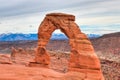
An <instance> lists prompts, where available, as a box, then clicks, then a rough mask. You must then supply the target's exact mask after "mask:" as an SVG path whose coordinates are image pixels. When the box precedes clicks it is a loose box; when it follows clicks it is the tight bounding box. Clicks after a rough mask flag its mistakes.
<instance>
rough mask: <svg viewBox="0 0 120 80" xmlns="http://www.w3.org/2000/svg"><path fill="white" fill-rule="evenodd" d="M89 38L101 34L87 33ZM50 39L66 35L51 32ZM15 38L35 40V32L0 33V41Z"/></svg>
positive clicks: (63, 38) (61, 37)
mask: <svg viewBox="0 0 120 80" xmlns="http://www.w3.org/2000/svg"><path fill="white" fill-rule="evenodd" d="M87 36H88V37H89V38H90V39H91V38H98V37H100V36H101V35H98V34H88V35H87ZM51 39H52V40H66V39H68V38H67V36H65V35H64V34H56V33H54V34H52V37H51ZM17 40H37V34H22V33H9V34H0V41H17Z"/></svg>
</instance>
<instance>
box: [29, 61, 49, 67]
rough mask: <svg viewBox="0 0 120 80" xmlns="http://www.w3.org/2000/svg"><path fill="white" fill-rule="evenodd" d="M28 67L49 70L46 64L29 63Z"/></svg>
mask: <svg viewBox="0 0 120 80" xmlns="http://www.w3.org/2000/svg"><path fill="white" fill-rule="evenodd" d="M28 66H29V67H44V68H49V65H46V64H41V63H37V62H30V63H29V64H28Z"/></svg>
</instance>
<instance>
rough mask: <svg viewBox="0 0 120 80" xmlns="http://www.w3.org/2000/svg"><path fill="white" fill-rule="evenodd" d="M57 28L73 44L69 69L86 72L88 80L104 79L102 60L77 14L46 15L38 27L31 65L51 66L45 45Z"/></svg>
mask: <svg viewBox="0 0 120 80" xmlns="http://www.w3.org/2000/svg"><path fill="white" fill-rule="evenodd" d="M56 29H60V30H61V31H62V32H63V33H64V34H65V35H66V36H67V37H68V38H69V44H70V46H71V54H70V60H69V65H68V68H69V71H78V72H83V73H86V74H87V77H88V78H86V80H87V79H89V80H104V79H103V76H102V73H101V66H100V61H99V59H98V57H97V55H96V54H95V52H94V48H93V46H92V44H91V42H90V41H89V39H88V38H87V36H86V35H85V34H84V33H82V32H81V30H80V29H79V26H78V25H77V24H76V23H75V16H74V15H69V14H63V13H51V14H47V15H46V17H45V18H44V20H43V21H42V23H41V24H40V26H39V29H38V47H37V51H36V54H35V62H31V63H30V66H38V65H42V67H48V68H49V64H50V57H49V54H48V52H47V51H46V48H45V46H46V44H47V43H48V41H49V40H50V37H51V35H52V33H53V32H54V31H55V30H56ZM95 75H97V76H95Z"/></svg>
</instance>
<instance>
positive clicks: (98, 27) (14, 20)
mask: <svg viewBox="0 0 120 80" xmlns="http://www.w3.org/2000/svg"><path fill="white" fill-rule="evenodd" d="M51 12H63V13H69V14H73V15H75V16H76V23H77V24H78V25H79V26H80V29H81V30H82V32H84V33H97V34H105V33H112V32H120V0H0V34H1V33H37V29H38V27H39V25H40V23H41V21H42V20H43V18H44V17H45V14H47V13H51Z"/></svg>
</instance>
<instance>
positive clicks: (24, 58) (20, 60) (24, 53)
mask: <svg viewBox="0 0 120 80" xmlns="http://www.w3.org/2000/svg"><path fill="white" fill-rule="evenodd" d="M34 53H35V51H34V50H29V49H22V48H18V49H17V48H16V49H15V48H14V47H12V50H11V60H12V62H13V63H15V64H26V65H27V64H28V63H29V62H30V61H31V59H33V57H34V55H33V54H34Z"/></svg>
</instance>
